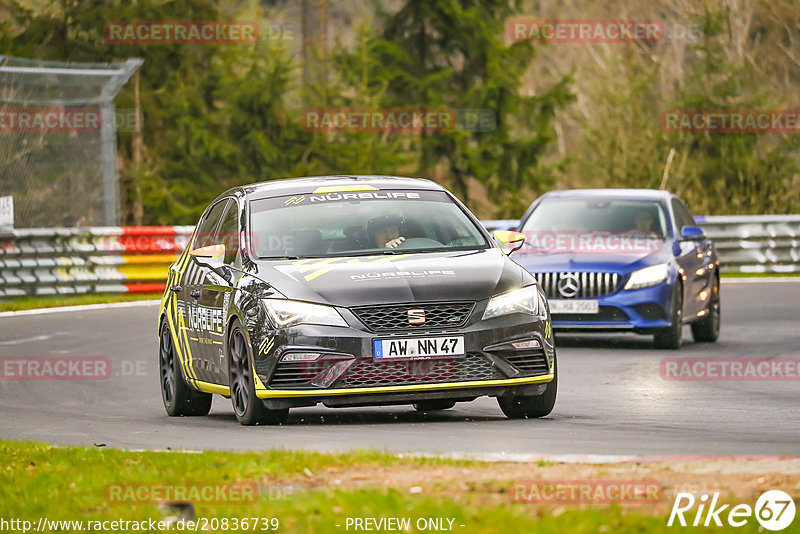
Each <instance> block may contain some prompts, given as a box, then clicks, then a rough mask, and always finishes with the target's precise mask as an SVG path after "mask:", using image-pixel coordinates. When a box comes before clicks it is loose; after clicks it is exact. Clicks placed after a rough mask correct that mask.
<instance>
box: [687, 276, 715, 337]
mask: <svg viewBox="0 0 800 534" xmlns="http://www.w3.org/2000/svg"><path fill="white" fill-rule="evenodd" d="M721 312H722V310H721V309H720V299H719V278H715V279H714V285H713V286H712V287H711V296H710V298H709V299H708V313H706V315H705V316H704V317H703V318H702V319H700V320H699V321H697V322H696V323H692V337H693V338H694V340H695V341H699V342H704V343H713V342H715V341H716V340H717V338H719V325H720V319H721V315H722V313H721Z"/></svg>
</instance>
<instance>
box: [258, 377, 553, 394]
mask: <svg viewBox="0 0 800 534" xmlns="http://www.w3.org/2000/svg"><path fill="white" fill-rule="evenodd" d="M552 380H553V375H552V374H549V375H542V376H532V377H529V378H509V379H507V380H478V381H473V382H456V383H446V384H416V385H411V386H384V387H376V388H347V389H318V390H311V391H308V390H287V391H277V390H269V391H266V392H264V393H263V394H260V393H259V392H257V393H259V394H257V395H256V396H257V397H258V398H259V399H270V398H283V397H325V396H328V395H358V394H361V393H400V392H403V391H411V392H414V391H434V390H440V389H459V388H471V387H491V386H520V385H524V384H543V383H547V382H551V381H552Z"/></svg>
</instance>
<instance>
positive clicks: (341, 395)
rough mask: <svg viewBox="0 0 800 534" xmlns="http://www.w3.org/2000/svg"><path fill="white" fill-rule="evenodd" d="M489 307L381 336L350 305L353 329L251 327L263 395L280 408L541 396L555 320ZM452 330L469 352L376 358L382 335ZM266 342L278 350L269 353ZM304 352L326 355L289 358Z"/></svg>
mask: <svg viewBox="0 0 800 534" xmlns="http://www.w3.org/2000/svg"><path fill="white" fill-rule="evenodd" d="M484 304H485V303H484ZM484 307H485V305H484V306H478V308H480V309H479V310H477V309H476V310H473V311H472V313H471V316H470V318H469V320H468V321H467V323H466V324H467V326H465V327H461V328H456V329H436V330H430V331H415V332H413V333H409V332H392V333H376V332H371V331H369V330H368V329H367V328H366V327H365V326H363V325H362V324H361V323H360V322H359V321H358V319H357V318H356V317H355V316H354V315H353V314H352V313H350V311H349V310H347V309H344V308H339V309H338V310H339V312H340V313H341V315H342V316H343V317H344V318H345V320H346V321H347V322H348V324H349V325H350V327H349V328H343V327H330V326H317V325H301V326H294V327H290V328H285V329H279V330H268V329H267V330H264V331H263V332H260V333H259V334H260V335H259V334H254V333H253V330H251V344H252V347H253V352H254V368H255V369H254V370H255V373H256V376H257V378H258V380H257V381H256V395H257V396H258V397H259V398H261V399H264V400H265V403H266V404H267V406H268V407H271V408H279V407H293V406H308V405H314V404H316V403H318V402H323V403H325V404H326V405H328V406H359V405H367V404H369V405H377V404H408V403H413V402H417V401H420V400H430V399H443V398H448V399H456V400H458V399H460V400H472V399H474V398H476V397H479V396H483V395H491V396H501V395H506V394H529V395H535V394H539V393H541V392H542V391H543V390H544V385H545V384H546V383H547V382H550V381H552V380H553V376H554V374H553V365H554V360H555V348H554V346H553V340H552V332H551V329H550V327H549V324H548V322H547V321H546V320H543V319H541V318H539V317H534V316H531V315H527V314H522V313H518V314H511V315H506V316H502V317H497V318H494V319H490V320H487V321H480V320H479V319H480V316H481V315H482V314H483V308H484ZM262 325H263V323H262ZM256 330H258V329H256ZM448 335H453V336H460V335H463V336H464V344H465V347H464V348H465V352H466V355H465V356H464V357H438V358H430V359H409V360H390V361H384V360H375V359H374V358H373V341H374V340H376V339H391V338H395V337H396V338H413V337H439V336H448ZM265 340H266V341H265ZM520 340H533V341H534V342H535V343H538V348H536V347H533V348H531V347H528V348H524V349H515V348H514V347H513V346H512V345H510V344H509V342H511V341H520ZM266 347H271V348H270V349H269V350H262V349H264V348H266ZM301 352H315V353H319V354H321V357H320V358H318V359H317V360H316V361H310V362H287V361H282V358H283V357H284V356H286V355H287V354H291V353H301ZM509 392H512V393H509ZM513 392H516V393H513Z"/></svg>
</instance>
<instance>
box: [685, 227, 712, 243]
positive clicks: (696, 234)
mask: <svg viewBox="0 0 800 534" xmlns="http://www.w3.org/2000/svg"><path fill="white" fill-rule="evenodd" d="M705 238H706V234H705V232H703V229H702V228H700V227H699V226H684V227H683V228H681V240H683V241H702V240H703V239H705Z"/></svg>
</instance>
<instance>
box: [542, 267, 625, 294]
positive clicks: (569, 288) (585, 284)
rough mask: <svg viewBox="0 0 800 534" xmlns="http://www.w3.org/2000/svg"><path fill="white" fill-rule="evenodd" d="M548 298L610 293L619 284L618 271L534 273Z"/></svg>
mask: <svg viewBox="0 0 800 534" xmlns="http://www.w3.org/2000/svg"><path fill="white" fill-rule="evenodd" d="M533 274H534V276H536V280H537V281H538V282H539V285H540V286H541V288H542V289H543V290H544V293H545V295H547V298H552V299H571V298H575V299H583V298H597V297H602V296H605V295H610V294H611V293H614V292H615V291H616V290H617V287H618V286H619V280H620V278H619V275H618V274H617V273H596V272H594V273H591V272H590V273H586V272H558V273H533Z"/></svg>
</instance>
